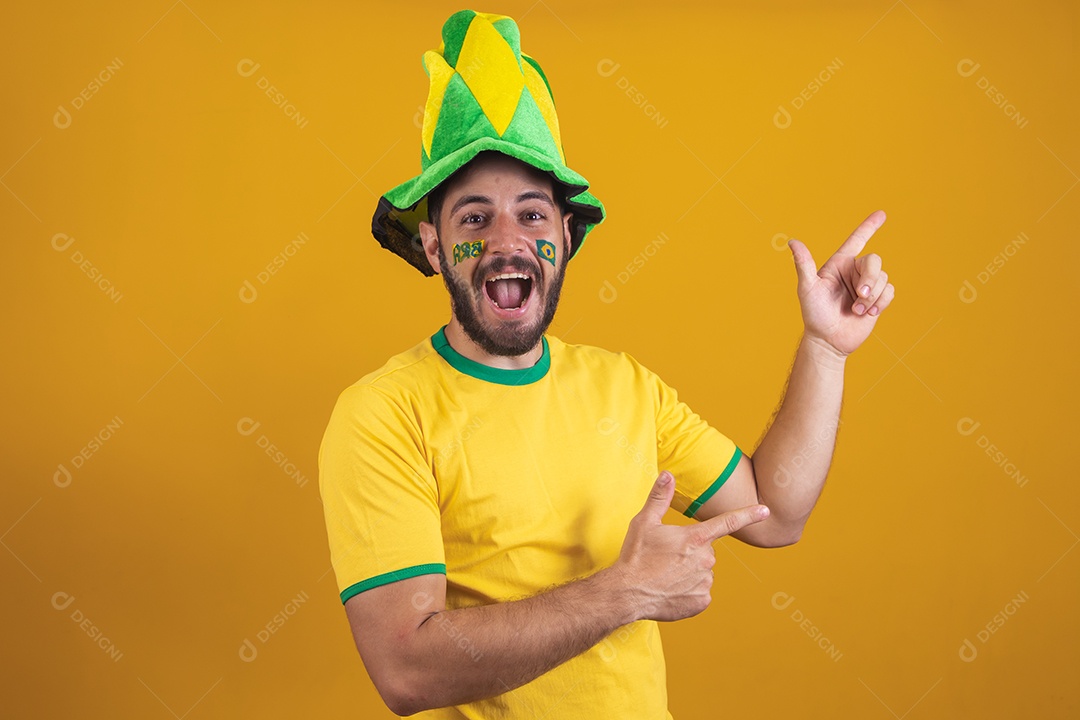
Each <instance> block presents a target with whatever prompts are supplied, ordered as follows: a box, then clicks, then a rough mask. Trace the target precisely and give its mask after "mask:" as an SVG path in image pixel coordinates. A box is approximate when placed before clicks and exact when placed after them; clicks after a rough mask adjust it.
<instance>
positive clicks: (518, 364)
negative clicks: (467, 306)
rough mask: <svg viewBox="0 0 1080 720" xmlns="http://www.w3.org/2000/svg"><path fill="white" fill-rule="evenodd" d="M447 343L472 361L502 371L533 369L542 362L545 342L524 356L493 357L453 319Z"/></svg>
mask: <svg viewBox="0 0 1080 720" xmlns="http://www.w3.org/2000/svg"><path fill="white" fill-rule="evenodd" d="M446 341H447V342H448V343H450V347H452V348H454V350H456V351H457V352H459V353H461V354H462V355H463V356H465V357H467V358H469V359H470V360H473V361H475V362H478V363H481V364H483V365H487V366H488V367H493V368H500V369H502V370H521V369H523V368H531V367H532V366H533V365H535V364H536V363H538V362H539V361H540V357H541V356H542V355H543V354H544V348H543V342H542V341H541V342H538V343H536V347H534V348H532V349H531V350H529V351H528V352H527V353H525V354H524V355H492V354H491V353H489V352H488V351H486V350H484V349H483V348H482V347H480V346H479V345H477V344H476V343H474V342H473V341H472V340H471V339H470V338H469V336H468V335H466V334H465V329H464V328H462V327H461V323H459V322H458V320H457V318H456V317H451V318H450V322H449V323H447V324H446Z"/></svg>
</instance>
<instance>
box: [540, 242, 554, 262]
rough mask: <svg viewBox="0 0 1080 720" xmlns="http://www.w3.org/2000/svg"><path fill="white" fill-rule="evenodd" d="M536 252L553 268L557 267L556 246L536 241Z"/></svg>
mask: <svg viewBox="0 0 1080 720" xmlns="http://www.w3.org/2000/svg"><path fill="white" fill-rule="evenodd" d="M536 251H537V252H538V253H540V257H542V258H544V259H545V260H547V261H548V262H549V263H551V266H552V267H555V245H554V243H549V242H548V241H547V240H537V241H536Z"/></svg>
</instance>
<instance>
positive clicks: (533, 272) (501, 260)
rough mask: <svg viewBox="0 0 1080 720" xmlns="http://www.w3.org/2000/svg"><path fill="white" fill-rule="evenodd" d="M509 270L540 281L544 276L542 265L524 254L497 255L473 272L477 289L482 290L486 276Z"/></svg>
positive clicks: (534, 280)
mask: <svg viewBox="0 0 1080 720" xmlns="http://www.w3.org/2000/svg"><path fill="white" fill-rule="evenodd" d="M508 271H513V272H520V273H525V274H526V275H528V276H530V277H531V278H532V279H533V282H540V280H541V279H542V278H543V273H542V272H541V270H540V265H539V264H537V263H534V262H532V261H531V260H530V259H529V258H527V257H526V256H524V255H510V256H506V255H496V256H494V257H493V258H492V259H491V261H490V262H488V263H486V264H484V265H480V266H478V267H477V268H476V272H475V273H474V274H473V278H474V280H473V285H474V286H475V287H476V289H477V290H481V289H483V287H484V278H486V277H489V276H490V275H493V274H498V273H503V272H508Z"/></svg>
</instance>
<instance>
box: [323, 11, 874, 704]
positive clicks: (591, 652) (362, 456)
mask: <svg viewBox="0 0 1080 720" xmlns="http://www.w3.org/2000/svg"><path fill="white" fill-rule="evenodd" d="M424 62H425V68H426V70H427V72H428V75H429V77H430V79H431V90H430V93H429V98H428V103H427V107H426V110H425V117H424V126H423V129H422V133H421V136H422V137H421V139H422V145H423V154H422V163H421V165H422V168H423V172H422V173H421V175H419V176H417V177H416V178H413V179H412V180H410V181H408V182H406V183H404V184H403V185H401V186H398V187H397V188H395V189H394V190H392V191H390V192H389V193H387V194H386V195H385V196H383V197H382V198H381V199H380V201H379V205H378V208H377V210H376V213H375V216H374V219H373V223H372V229H373V234H374V235H375V237H376V238H377V239H378V240H379V241H380V242H381V243H382V244H383V245H384V246H385V247H387V248H388V249H391V250H392V251H393V252H395V253H397V254H398V255H400V256H401V257H403V258H404V259H405V260H407V261H408V262H409V263H410V264H412V265H413V266H414V267H415V268H417V269H418V270H420V271H421V272H422V273H424V274H425V275H432V274H440V275H442V278H443V282H444V283H445V285H446V288H447V290H448V291H449V294H450V301H451V303H450V304H451V315H450V320H449V322H448V323H447V324H446V325H445V326H444V327H442V328H440V329H439V330H438V331H437V332H435V333H434V334H433V335H432V336H431V337H430V338H426V339H424V340H423V341H421V342H420V343H418V344H417V345H415V346H414V347H413V348H411V349H409V350H406V351H405V352H403V353H401V354H399V355H396V356H394V357H393V358H391V359H390V360H389V361H387V363H386V364H385V365H383V366H382V367H381V368H379V369H377V370H375V371H373V372H370V373H368V374H366V375H364V377H362V378H360V379H359V380H358V381H356V382H355V383H353V384H352V385H350V386H349V387H348V388H346V389H345V390H344V391H343V392H342V393H341V395H340V396H339V398H338V401H337V404H336V406H335V407H334V410H333V413H332V415H331V418H330V422H329V424H328V426H327V429H326V433H325V435H324V437H323V442H322V446H321V448H320V453H319V480H320V492H321V495H322V499H323V504H324V510H325V516H326V524H327V531H328V536H329V539H330V549H331V559H332V562H333V566H334V570H335V572H336V575H337V582H338V587H339V590H340V594H341V595H340V596H341V600H342V602H343V603H344V606H345V611H346V614H347V617H348V620H349V623H350V626H351V628H352V631H353V636H354V640H355V642H356V646H357V648H358V650H359V652H360V655H361V657H362V659H363V662H364V666H365V667H366V669H367V671H368V674H369V675H370V677H371V679H372V681H373V683H374V685H375V687H376V689H377V690H378V692H379V693H380V695H381V696H382V698H383V700H384V701H385V702H386V704H387V705H388V706H389V708H390V709H391V710H393V711H394V712H396V713H398V714H401V715H411V714H414V713H422V716H423V717H427V718H523V717H545V718H550V719H552V720H554V719H556V718H565V719H569V718H595V717H617V718H670V717H671V716H670V714H669V713H668V710H667V690H666V686H665V666H664V656H663V651H662V648H661V643H660V634H659V629H658V626H657V623H658V622H661V621H675V620H680V619H683V618H687V617H691V616H693V615H696V614H698V613H700V612H701V611H702V610H704V609H705V608H706V607H707V606H708V604H709V602H710V599H711V595H710V591H711V588H712V584H713V572H712V568H713V564H714V562H715V557H714V554H713V547H712V543H713V542H714V541H715V540H717V539H718V538H721V537H723V536H726V535H731V536H732V537H735V538H736V539H738V540H741V541H743V542H745V543H749V544H751V545H755V546H759V547H780V546H784V545H790V544H792V543H794V542H796V541H797V540H799V538H800V536H801V534H802V531H803V528H804V526H805V524H806V521H807V518H808V517H809V515H810V512H811V510H812V509H813V507H814V505H815V504H816V502H817V499H818V496H819V495H820V493H821V489H822V487H823V485H824V482H825V477H826V474H827V472H828V468H829V464H830V461H831V457H832V452H833V447H834V442H835V431H836V428H837V426H838V421H839V413H840V402H841V396H842V392H843V377H844V367H845V363H846V358H847V356H848V355H849V354H850V353H851V352H852V351H853V350H855V348H857V347H858V346H859V345H860V344H861V343H862V342H863V341H864V340H865V339H866V338H867V337H868V336H869V333H870V331H871V330H872V329H873V327H874V324H875V323H876V321H877V318H878V316H879V314H880V312H881V311H882V310H884V309H885V308H886V307H887V306H888V305H889V303H890V302H891V300H892V298H893V292H894V291H893V286H892V285H891V284H890V283H889V282H888V278H887V275H886V273H885V272H883V271H882V269H881V259H880V258H879V257H878V256H877V255H874V254H868V255H864V256H859V253H860V252H861V251H862V249H863V246H864V245H865V244H866V242H867V240H868V239H869V238H870V235H872V234H873V232H874V230H876V229H877V227H878V226H880V224H881V223H882V222H883V221H884V214H883V213H880V212H878V213H874V214H872V215H871V216H870V217H869V218H867V220H866V221H865V222H863V223H862V224H861V225H860V226H859V228H858V229H856V231H855V232H854V233H853V234H852V235H851V237H849V238H848V240H847V241H845V242H844V243H843V244H842V245H841V247H840V249H839V250H838V251H837V252H836V253H835V254H834V255H833V256H832V257H831V258H830V259H829V260H828V261H827V262H826V263H825V265H823V266H822V267H821V268H820V269H818V268H817V267H816V265H815V264H814V261H813V259H812V257H811V256H810V252H809V251H808V250H807V248H806V247H805V246H804V245H803V244H802V243H800V242H798V241H795V240H793V241H791V243H790V247H791V250H792V254H793V258H794V261H795V266H796V271H797V278H798V284H797V294H798V298H799V302H800V306H801V310H802V317H803V322H804V333H803V337H802V339H801V342H800V344H799V349H798V351H797V353H796V358H795V362H794V365H793V367H792V370H791V375H790V377H789V381H788V387H787V391H786V394H785V397H784V399H783V401H782V403H781V406H780V409H779V410H778V411H777V415H776V417H775V419H774V421H773V423H772V425H771V427H770V428H769V430H768V432H767V433H766V434H765V436H764V438H763V440H762V442H761V443H760V445H759V447H758V448H757V450H756V451H755V453H754V455H753V457H751V456H749V455H746V454H744V453H743V452H742V451H741V449H740V448H739V447H737V446H736V444H735V443H734V442H732V441H731V440H730V439H728V438H727V437H726V436H724V435H723V434H722V433H721V432H719V431H718V430H716V429H715V428H713V427H712V426H710V425H709V424H708V423H707V422H706V421H704V420H703V419H702V418H700V417H699V416H698V415H696V414H695V413H694V412H693V411H691V410H690V408H688V407H687V406H686V404H685V403H683V402H681V401H680V400H679V399H678V397H677V395H676V393H675V391H674V390H672V389H671V388H670V387H669V386H667V385H666V384H665V383H664V382H663V381H662V380H661V379H660V378H659V377H657V376H656V375H655V374H654V373H652V372H650V371H649V370H647V369H646V368H644V367H643V366H642V365H640V364H639V363H638V362H636V361H635V360H634V359H633V358H632V357H630V356H629V355H627V354H625V353H614V352H609V351H606V350H602V349H599V348H595V347H590V346H586V345H571V344H568V343H565V342H563V341H561V340H559V339H558V338H556V337H553V336H549V335H547V334H546V330H547V328H548V326H549V324H550V323H551V321H552V318H553V317H554V315H555V311H556V307H557V305H558V300H559V291H560V288H561V287H562V283H563V279H564V277H565V273H566V268H567V263H568V262H569V260H570V259H571V258H572V257H573V256H574V255H575V254H576V253H577V252H578V251H579V250H580V248H581V245H582V243H583V242H584V240H585V237H586V236H587V235H588V234H589V232H590V231H591V230H592V229H593V228H594V227H595V226H596V225H597V224H598V223H599V222H600V221H601V220H602V219H603V217H604V210H603V206H602V205H601V204H600V202H599V201H598V200H597V199H596V198H595V197H594V196H593V195H592V194H591V193H590V192H589V191H588V183H587V182H586V181H585V179H584V178H583V177H582V176H580V175H578V174H577V173H576V172H574V171H572V170H570V169H569V168H568V167H567V166H566V164H565V159H564V156H563V151H562V145H561V141H560V139H559V138H560V135H559V128H558V119H557V117H556V115H555V111H554V104H553V102H552V100H551V91H550V87H549V85H548V83H547V80H546V78H545V77H544V75H543V73H542V71H541V70H540V66H539V64H538V63H537V62H536V61H535V60H534V59H532V58H531V57H529V56H527V55H524V54H523V53H521V50H520V38H519V35H518V29H517V26H516V24H515V23H514V22H513V20H511V19H510V18H507V17H504V16H500V15H491V14H484V13H475V12H472V11H462V12H460V13H456V14H455V15H453V16H452V17H451V18H450V19H449V20H448V21H447V22H446V24H445V25H444V27H443V44H442V46H441V47H440V48H439V49H438V50H433V51H430V52H428V53H426V54H425V56H424ZM795 458H799V460H800V462H798V463H792V460H793V459H795ZM669 508H675V509H676V510H678V511H680V512H682V513H683V514H685V515H686V516H688V517H691V518H693V519H695V520H697V521H699V522H698V523H697V524H695V525H690V526H686V527H682V526H675V525H666V524H664V523H663V522H662V518H663V515H664V513H665V512H666V511H667V510H668V509H669Z"/></svg>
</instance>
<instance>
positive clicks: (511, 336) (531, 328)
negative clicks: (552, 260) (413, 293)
mask: <svg viewBox="0 0 1080 720" xmlns="http://www.w3.org/2000/svg"><path fill="white" fill-rule="evenodd" d="M569 259H570V256H569V254H566V253H564V254H563V258H562V261H561V262H560V263H559V268H558V271H557V272H556V273H555V275H554V277H553V278H552V279H551V281H550V284H545V283H544V275H543V272H542V271H541V270H540V267H539V265H537V264H534V263H533V262H530V261H529V260H526V259H525V258H523V257H521V256H516V255H515V256H511V257H498V256H497V257H496V258H495V259H494V260H493V261H491V262H490V263H488V264H487V265H486V266H484V267H483V269H481V267H480V266H479V265H478V266H477V267H476V272H475V273H474V274H473V277H475V278H477V280H476V281H475V282H474V283H473V287H469V285H468V283H467V281H466V280H465V279H464V278H462V277H461V276H459V275H458V274H457V273H456V272H455V271H454V270H453V269H452V268H451V267H450V264H449V263H448V262H447V260H446V252H445V251H444V250H443V246H442V243H441V242H440V243H439V269H440V270H441V271H442V278H443V284H444V285H446V289H447V291H448V292H449V293H450V307H451V308H452V309H453V311H454V317H456V318H457V319H458V322H460V323H461V327H462V329H463V330H464V331H465V334H466V335H467V336H468V337H469V339H470V340H472V341H473V342H474V343H476V344H477V345H479V346H480V347H481V348H483V350H484V351H485V352H487V353H488V354H490V355H502V356H509V357H517V356H519V355H524V354H526V353H527V352H529V351H530V350H532V349H533V348H535V347H536V346H537V344H538V343H539V342H540V338H541V337H543V335H544V333H545V332H546V331H547V329H548V326H549V325H551V321H552V320H553V319H555V309H556V308H557V307H558V305H559V294H560V293H561V292H562V284H563V279H564V278H565V277H566V264H567V261H569ZM508 271H517V272H523V273H529V274H530V275H531V276H532V277H534V278H535V280H534V281H533V283H532V285H533V287H532V289H531V292H532V293H534V294H536V296H537V299H538V300H541V301H543V303H544V306H543V312H542V313H541V314H540V317H539V318H538V319H537V320H536V321H534V322H532V323H529V322H528V321H527V320H522V321H515V322H512V323H502V324H499V325H496V326H491V325H489V324H488V323H486V322H485V321H484V320H482V319H481V317H480V313H479V308H480V303H484V302H488V299H487V297H486V294H485V293H484V280H483V278H484V277H485V275H488V274H489V273H491V272H508Z"/></svg>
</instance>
